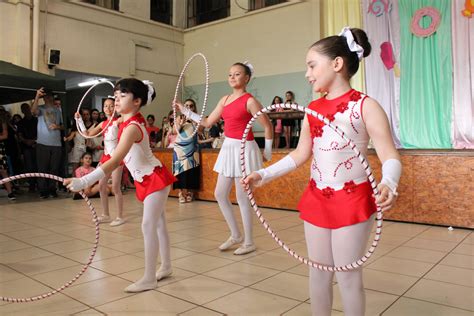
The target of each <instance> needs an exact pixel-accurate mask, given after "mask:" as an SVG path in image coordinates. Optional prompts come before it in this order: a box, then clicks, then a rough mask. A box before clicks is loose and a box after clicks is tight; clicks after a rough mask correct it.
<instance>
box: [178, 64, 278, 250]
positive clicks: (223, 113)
mask: <svg viewBox="0 0 474 316" xmlns="http://www.w3.org/2000/svg"><path fill="white" fill-rule="evenodd" d="M252 73H253V67H252V65H251V64H249V63H235V64H234V65H232V67H231V68H230V71H229V77H228V83H229V86H230V87H231V88H232V90H233V92H232V94H230V95H226V96H224V97H222V98H221V100H220V101H219V103H218V104H217V106H216V108H215V109H214V111H212V113H211V114H210V115H209V117H207V118H203V119H202V121H201V125H203V126H204V127H208V128H209V127H211V126H212V125H213V124H215V123H216V122H218V121H219V120H220V119H221V117H222V118H223V119H224V124H225V131H224V134H225V140H224V143H223V145H222V147H221V150H220V152H219V156H218V157H217V161H216V164H215V166H214V171H216V172H218V173H219V176H218V178H217V184H216V189H215V192H214V195H215V197H216V200H217V203H218V204H219V208H220V209H221V212H222V214H223V215H224V218H225V220H226V222H227V225H228V226H229V228H230V232H231V236H230V237H229V239H228V240H227V241H225V242H224V243H223V244H222V245H220V246H219V249H220V250H221V251H224V250H228V249H230V248H231V247H232V246H234V245H237V244H240V243H242V242H243V243H242V245H241V246H240V247H239V248H238V249H236V250H235V251H234V254H235V255H244V254H247V253H249V252H252V251H255V250H256V246H255V244H254V242H253V236H252V219H253V211H252V209H251V206H250V203H249V200H248V198H247V194H246V193H245V191H244V190H243V189H242V187H241V186H240V184H239V181H240V179H241V178H242V171H241V167H240V158H239V157H240V142H241V139H242V135H243V132H244V130H245V126H246V125H247V122H248V121H249V120H250V119H251V118H252V116H253V114H255V113H257V112H258V111H259V110H260V109H261V108H262V105H261V104H260V102H258V101H257V100H256V99H255V98H254V97H253V96H252V95H251V94H250V93H248V92H247V91H246V88H247V84H248V83H249V81H250V78H251V76H252ZM177 105H178V106H179V109H180V111H181V112H182V113H183V114H184V115H186V116H187V117H188V118H189V119H191V120H193V121H195V122H199V115H197V114H196V113H194V112H192V111H191V110H189V109H188V108H185V107H183V106H182V105H181V104H177ZM259 122H260V123H261V124H262V126H263V127H264V128H265V149H264V152H263V156H264V157H265V159H267V160H270V159H271V155H272V143H273V126H272V124H271V123H270V120H269V119H268V117H267V116H266V115H262V116H260V117H259ZM247 140H248V143H247V146H246V148H245V150H246V151H245V158H246V159H245V161H246V163H247V165H246V167H247V170H250V171H253V170H258V169H260V168H261V167H262V166H263V165H262V156H261V154H260V150H259V148H258V145H257V143H256V142H255V140H254V137H253V133H252V131H250V132H249V134H248V137H247ZM233 183H235V188H236V190H235V191H236V197H237V203H238V204H239V207H240V214H241V215H242V223H243V226H244V236H242V235H241V233H240V230H239V226H238V224H237V221H236V219H235V217H234V213H233V211H232V204H231V203H230V199H229V194H230V190H231V189H232V184H233Z"/></svg>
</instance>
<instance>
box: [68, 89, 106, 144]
mask: <svg viewBox="0 0 474 316" xmlns="http://www.w3.org/2000/svg"><path fill="white" fill-rule="evenodd" d="M104 83H108V84H109V85H111V86H112V89H113V88H115V85H114V84H113V83H112V82H110V81H109V80H103V81H100V82H98V83H96V84H95V85H93V86H91V87H90V88H89V89H87V91H86V93H84V95H83V96H82V99H81V101H80V102H79V105H78V106H77V111H76V112H79V111H80V110H81V105H82V102H84V99H85V98H86V96H87V95H88V94H89V92H91V91H92V89H94V88H95V87H97V86H98V85H100V84H104ZM114 116H115V107H114V112H113V113H112V115H111V116H110V119H108V122H107V125H105V128H104V129H102V130H101V131H100V132H99V133H97V134H96V135H94V136H89V135H86V134H84V133H82V132H81V129H80V128H79V126H78V124H77V121H76V126H77V132H78V133H79V134H81V135H82V136H83V137H84V138H94V137H99V136H100V135H102V134H103V133H104V132H105V130H106V129H107V127H109V125H110V124H111V123H112V121H113V120H112V118H113V117H114Z"/></svg>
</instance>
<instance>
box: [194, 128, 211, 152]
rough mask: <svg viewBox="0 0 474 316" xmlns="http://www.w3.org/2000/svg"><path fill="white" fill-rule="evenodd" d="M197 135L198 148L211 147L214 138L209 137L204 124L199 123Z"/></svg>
mask: <svg viewBox="0 0 474 316" xmlns="http://www.w3.org/2000/svg"><path fill="white" fill-rule="evenodd" d="M197 135H198V144H199V149H205V148H212V143H213V142H214V138H212V137H209V131H206V129H205V128H204V126H202V125H199V127H198V131H197Z"/></svg>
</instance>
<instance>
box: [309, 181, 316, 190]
mask: <svg viewBox="0 0 474 316" xmlns="http://www.w3.org/2000/svg"><path fill="white" fill-rule="evenodd" d="M309 186H310V187H311V190H315V189H316V182H315V181H314V180H313V179H311V180H309Z"/></svg>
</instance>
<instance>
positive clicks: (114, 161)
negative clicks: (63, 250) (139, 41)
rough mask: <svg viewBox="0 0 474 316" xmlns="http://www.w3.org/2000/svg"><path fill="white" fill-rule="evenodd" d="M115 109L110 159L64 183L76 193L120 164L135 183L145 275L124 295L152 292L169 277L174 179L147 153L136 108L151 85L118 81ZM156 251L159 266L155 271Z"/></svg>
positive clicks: (149, 96)
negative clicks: (118, 119) (169, 203)
mask: <svg viewBox="0 0 474 316" xmlns="http://www.w3.org/2000/svg"><path fill="white" fill-rule="evenodd" d="M114 91H115V92H114V97H115V108H116V111H117V112H118V113H120V114H121V115H122V119H123V123H121V124H120V126H119V132H118V144H117V147H116V148H115V150H114V152H113V153H112V156H111V158H110V159H109V160H108V161H107V162H105V163H104V164H103V165H101V166H100V167H98V168H97V169H96V170H94V171H93V172H92V173H90V174H88V175H87V176H85V177H82V178H72V179H66V180H64V184H65V185H67V187H68V189H70V190H71V191H80V190H82V189H83V188H85V187H88V186H89V184H90V183H94V182H96V181H98V180H100V179H102V178H104V177H106V175H109V174H110V173H111V172H112V171H113V170H115V169H116V168H117V167H118V166H119V165H120V163H121V162H122V161H123V162H124V163H125V165H126V166H127V168H128V169H129V170H130V173H131V175H132V177H133V179H134V180H135V186H136V195H137V198H138V199H139V200H140V201H143V221H142V232H143V239H144V244H145V272H144V276H143V277H142V278H141V279H140V280H138V281H137V282H135V283H133V284H131V285H129V286H128V287H127V288H125V292H142V291H147V290H151V289H155V288H156V287H157V286H158V283H157V280H161V279H163V278H165V277H168V276H169V275H171V273H172V269H171V257H170V241H169V236H168V230H167V228H166V218H165V204H166V200H167V198H168V193H169V191H170V187H171V184H172V183H173V182H174V181H176V178H175V177H174V176H173V175H172V174H171V173H170V172H169V171H168V170H167V169H166V167H165V166H164V165H162V163H161V162H160V161H159V160H158V159H157V158H156V157H155V156H154V155H153V153H152V152H151V149H150V143H149V140H148V134H147V132H146V127H145V119H144V117H143V116H142V115H141V113H140V112H139V111H140V108H141V107H142V106H143V105H146V104H150V103H151V101H152V100H153V98H154V97H155V92H154V89H153V86H152V85H151V83H149V82H146V84H145V83H144V82H142V81H140V80H138V79H135V78H127V79H122V80H120V81H119V82H117V84H116V85H115V90H114ZM158 250H159V252H160V257H161V266H160V269H159V270H158V271H156V263H157V257H158Z"/></svg>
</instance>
